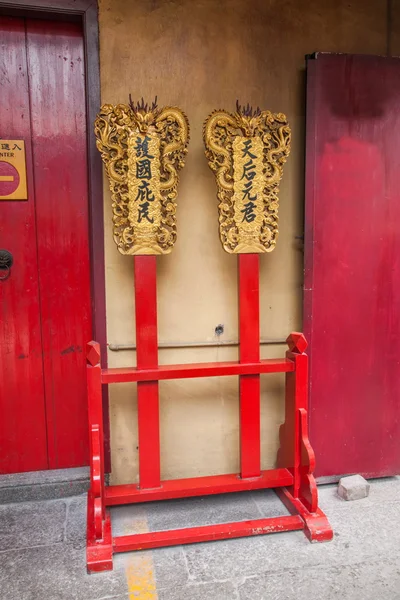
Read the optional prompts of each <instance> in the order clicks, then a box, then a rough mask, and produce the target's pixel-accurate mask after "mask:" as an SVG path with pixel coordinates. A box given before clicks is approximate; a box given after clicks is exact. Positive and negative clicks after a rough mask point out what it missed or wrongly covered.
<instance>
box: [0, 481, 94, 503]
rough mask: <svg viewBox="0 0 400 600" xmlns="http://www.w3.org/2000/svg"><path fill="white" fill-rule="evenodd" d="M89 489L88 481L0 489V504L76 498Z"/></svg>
mask: <svg viewBox="0 0 400 600" xmlns="http://www.w3.org/2000/svg"><path fill="white" fill-rule="evenodd" d="M88 489H89V480H77V481H64V482H55V483H41V484H39V485H20V486H17V487H3V488H0V504H8V503H10V502H33V501H41V500H53V499H56V498H68V497H69V496H78V495H80V494H83V493H84V492H86V491H87V490H88Z"/></svg>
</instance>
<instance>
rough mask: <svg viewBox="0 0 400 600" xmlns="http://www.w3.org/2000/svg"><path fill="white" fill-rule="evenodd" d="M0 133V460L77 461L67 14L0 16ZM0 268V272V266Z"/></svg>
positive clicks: (73, 89) (82, 120) (72, 51)
mask: <svg viewBox="0 0 400 600" xmlns="http://www.w3.org/2000/svg"><path fill="white" fill-rule="evenodd" d="M0 43H1V57H0V77H1V83H2V89H1V99H2V111H1V115H0V137H2V138H4V139H5V138H8V139H24V140H25V143H26V152H27V163H28V193H29V199H28V201H15V200H14V201H0V248H5V249H7V250H10V251H11V252H12V254H13V255H14V266H13V267H12V271H11V276H10V278H9V279H7V280H6V281H0V309H1V314H0V350H1V355H0V377H1V380H0V415H1V416H0V472H3V473H8V472H17V471H30V470H38V469H46V468H63V467H74V466H80V465H84V464H87V460H88V448H87V402H86V378H85V360H84V352H83V348H84V347H85V344H86V342H87V341H88V340H89V339H91V306H90V274H89V250H88V248H89V229H88V191H87V161H86V116H85V79H84V50H83V40H82V32H81V29H80V26H79V25H77V24H75V23H63V22H51V21H38V20H28V19H26V20H24V19H14V18H13V19H9V18H3V17H1V18H0ZM0 275H1V273H0Z"/></svg>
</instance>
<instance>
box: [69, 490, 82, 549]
mask: <svg viewBox="0 0 400 600" xmlns="http://www.w3.org/2000/svg"><path fill="white" fill-rule="evenodd" d="M86 508H87V496H86V494H84V495H82V496H78V497H76V498H72V499H71V500H70V501H69V502H67V527H66V541H67V542H68V543H70V544H72V546H73V547H74V548H85V546H86Z"/></svg>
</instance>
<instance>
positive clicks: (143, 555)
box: [125, 517, 158, 600]
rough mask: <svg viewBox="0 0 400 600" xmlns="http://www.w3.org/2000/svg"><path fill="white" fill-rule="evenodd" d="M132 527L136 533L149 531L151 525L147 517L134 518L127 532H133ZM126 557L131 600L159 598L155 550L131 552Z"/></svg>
mask: <svg viewBox="0 0 400 600" xmlns="http://www.w3.org/2000/svg"><path fill="white" fill-rule="evenodd" d="M127 529H128V528H127ZM132 529H133V531H134V532H135V533H148V532H149V526H148V523H147V519H146V517H143V518H140V519H139V518H136V519H133V520H132V523H130V524H129V531H126V534H129V533H132ZM126 557H127V563H126V566H125V576H126V581H127V584H128V592H129V600H157V599H158V594H157V586H156V580H155V575H154V564H153V552H152V551H151V550H147V551H146V552H130V553H129V554H128V555H126Z"/></svg>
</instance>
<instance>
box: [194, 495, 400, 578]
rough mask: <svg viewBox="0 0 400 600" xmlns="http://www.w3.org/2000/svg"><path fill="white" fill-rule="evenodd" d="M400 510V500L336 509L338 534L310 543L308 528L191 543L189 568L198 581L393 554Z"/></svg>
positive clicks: (398, 534) (334, 522)
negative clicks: (322, 540) (330, 538)
mask: <svg viewBox="0 0 400 600" xmlns="http://www.w3.org/2000/svg"><path fill="white" fill-rule="evenodd" d="M345 504H346V505H347V506H349V504H350V505H351V503H345ZM353 504H354V503H353ZM398 514H399V511H398V505H397V504H396V503H395V504H386V505H383V506H381V505H379V504H378V505H376V506H374V507H370V508H365V509H363V510H362V511H355V510H352V509H350V510H348V511H345V510H339V511H337V512H333V511H332V513H331V514H330V521H331V524H332V526H333V528H334V531H335V538H334V539H333V540H332V541H331V542H326V543H320V544H310V542H309V541H308V540H307V538H306V537H305V535H304V533H303V532H302V531H294V532H287V533H279V534H273V535H265V536H258V537H253V538H243V539H240V540H228V541H221V542H210V543H208V544H197V545H195V546H185V547H184V553H185V556H186V559H187V564H188V568H189V574H190V576H191V577H192V578H193V580H195V581H212V580H226V579H230V578H232V577H239V578H240V577H243V576H249V575H256V574H262V573H265V572H267V571H269V572H273V571H281V570H283V569H296V568H306V567H311V566H318V565H330V566H340V565H352V564H357V563H360V562H363V561H368V560H386V559H389V560H390V559H391V558H392V557H393V556H396V555H397V553H398V547H399V545H400V520H399V518H398ZM238 557H240V559H239V558H238Z"/></svg>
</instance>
